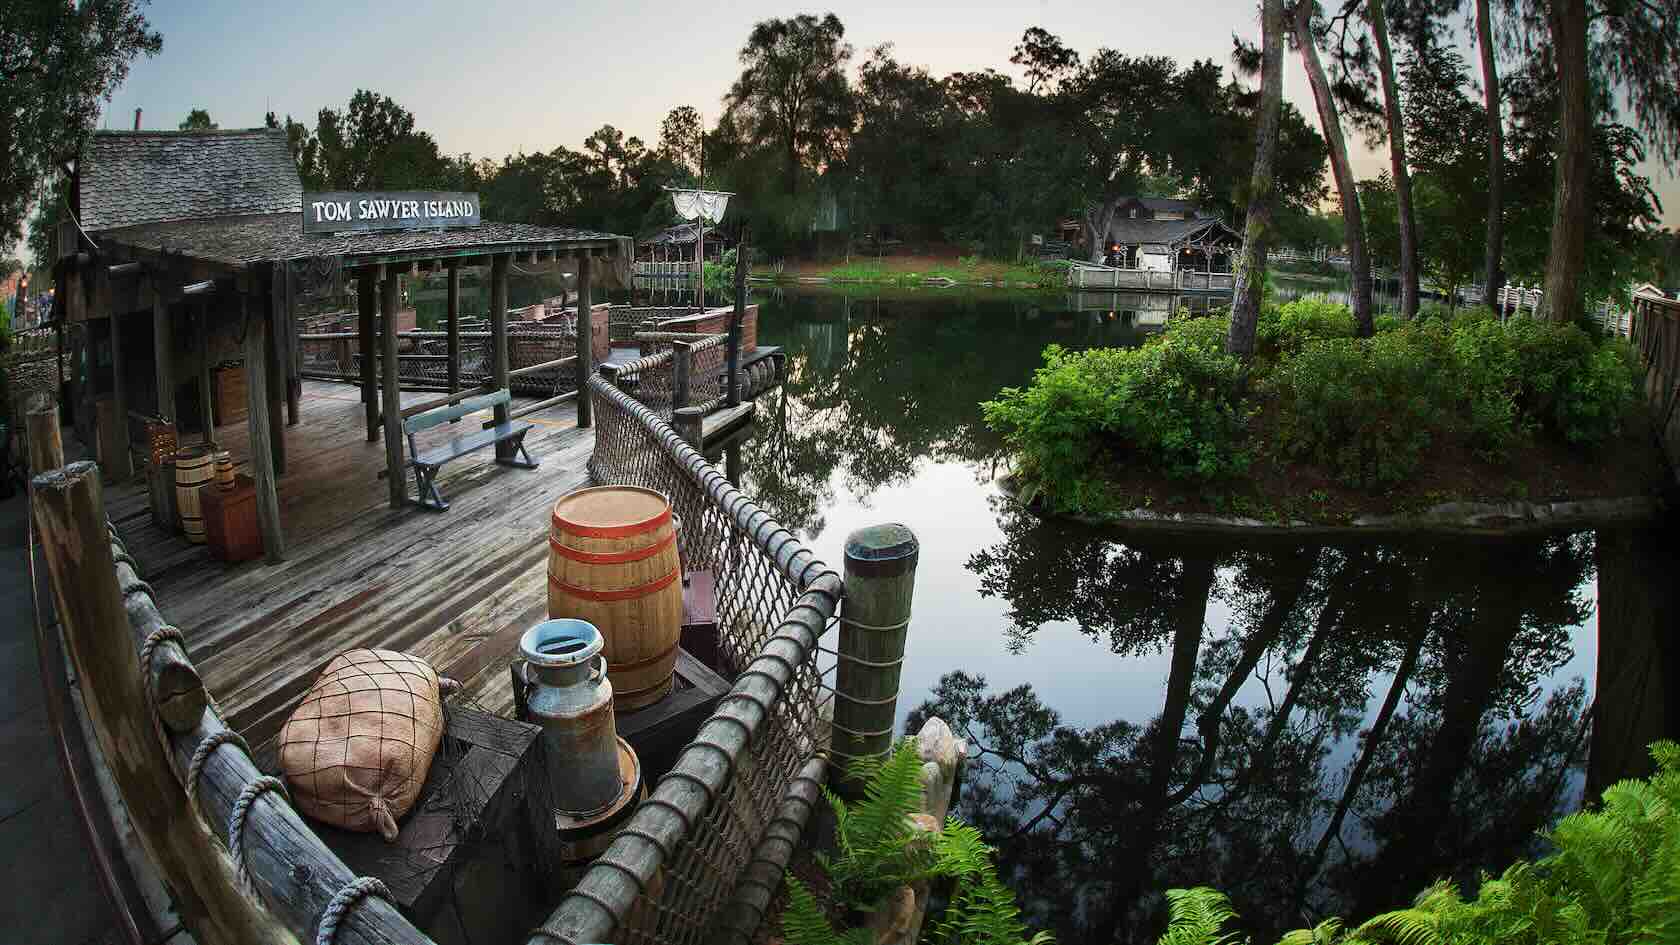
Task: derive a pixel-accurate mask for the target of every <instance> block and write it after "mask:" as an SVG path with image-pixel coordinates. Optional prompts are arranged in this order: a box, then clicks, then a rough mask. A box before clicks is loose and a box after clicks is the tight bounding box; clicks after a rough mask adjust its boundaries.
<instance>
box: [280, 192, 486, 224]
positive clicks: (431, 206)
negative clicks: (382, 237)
mask: <svg viewBox="0 0 1680 945" xmlns="http://www.w3.org/2000/svg"><path fill="white" fill-rule="evenodd" d="M478 222H479V216H478V194H461V193H434V192H430V191H395V192H363V193H347V192H336V191H335V192H328V193H317V194H311V193H306V194H304V195H303V231H304V232H305V233H337V232H339V231H342V230H424V229H435V228H438V227H445V226H477V225H478Z"/></svg>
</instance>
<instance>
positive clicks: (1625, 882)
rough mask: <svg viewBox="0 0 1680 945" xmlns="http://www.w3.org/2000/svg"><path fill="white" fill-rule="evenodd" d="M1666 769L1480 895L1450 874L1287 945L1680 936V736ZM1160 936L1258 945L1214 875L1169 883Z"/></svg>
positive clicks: (1562, 827)
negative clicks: (1190, 883)
mask: <svg viewBox="0 0 1680 945" xmlns="http://www.w3.org/2000/svg"><path fill="white" fill-rule="evenodd" d="M1651 755H1652V757H1654V758H1655V759H1656V760H1657V765H1658V771H1657V774H1656V775H1655V776H1653V777H1652V778H1651V779H1650V780H1649V781H1622V782H1619V783H1617V784H1615V785H1612V786H1611V787H1610V788H1609V789H1607V790H1606V791H1605V792H1604V796H1603V799H1602V803H1601V805H1600V807H1599V809H1597V810H1587V811H1581V812H1580V813H1576V814H1571V815H1570V816H1568V817H1565V818H1564V819H1563V820H1561V821H1559V822H1558V825H1557V826H1556V827H1554V828H1553V829H1552V830H1551V831H1549V832H1547V833H1545V834H1543V835H1542V839H1544V840H1546V841H1547V842H1549V844H1550V845H1551V846H1552V848H1553V850H1554V852H1553V853H1552V854H1551V855H1550V856H1547V857H1545V858H1544V859H1542V860H1540V861H1539V862H1537V863H1528V862H1526V861H1518V862H1517V863H1515V864H1513V865H1512V866H1511V867H1510V868H1509V869H1507V870H1505V872H1504V873H1502V874H1500V875H1499V876H1498V877H1494V876H1489V875H1486V874H1484V875H1483V876H1482V881H1481V884H1480V885H1481V888H1480V889H1479V890H1478V891H1477V894H1476V898H1475V899H1472V900H1465V899H1464V898H1463V896H1462V895H1461V894H1460V892H1459V890H1458V889H1457V887H1455V886H1454V885H1453V884H1451V883H1449V882H1446V881H1444V880H1443V881H1440V882H1437V883H1435V884H1434V885H1432V886H1430V887H1429V888H1428V889H1425V890H1424V891H1423V892H1422V893H1420V894H1419V895H1418V897H1417V899H1416V901H1414V902H1413V903H1412V905H1411V907H1410V908H1406V909H1399V910H1396V911H1394V912H1385V913H1383V914H1382V915H1379V916H1376V917H1375V918H1372V919H1370V920H1368V921H1366V922H1364V923H1363V924H1361V925H1359V926H1357V927H1354V928H1351V929H1349V928H1346V927H1345V925H1344V923H1343V922H1342V921H1341V920H1339V919H1334V918H1332V919H1328V920H1326V921H1324V922H1321V923H1319V924H1318V925H1317V926H1315V927H1314V928H1311V929H1299V930H1297V931H1294V932H1290V933H1289V934H1287V935H1285V936H1284V937H1283V940H1282V942H1281V943H1280V945H1355V943H1369V945H1390V943H1393V945H1460V943H1462V945H1483V943H1486V945H1550V943H1565V942H1569V943H1574V942H1580V943H1601V945H1608V943H1624V942H1627V943H1634V942H1638V943H1646V942H1648V943H1653V945H1654V943H1661V942H1669V943H1672V942H1680V746H1677V745H1675V744H1674V743H1673V742H1658V743H1656V744H1655V745H1652V746H1651ZM1167 901H1168V903H1169V908H1170V911H1171V916H1172V919H1171V924H1170V925H1169V926H1168V928H1167V933H1166V934H1165V935H1163V936H1161V939H1160V943H1161V945H1247V942H1248V938H1247V937H1246V936H1243V935H1241V934H1240V933H1235V932H1225V931H1223V930H1224V928H1225V927H1226V926H1227V925H1228V924H1230V923H1231V922H1232V920H1234V919H1235V918H1236V915H1235V913H1234V911H1233V910H1232V909H1231V904H1230V902H1229V900H1227V899H1226V898H1225V896H1224V895H1222V894H1221V893H1219V892H1218V891H1217V890H1213V889H1209V888H1207V887H1205V886H1203V887H1197V888H1195V889H1173V890H1169V891H1168V892H1167Z"/></svg>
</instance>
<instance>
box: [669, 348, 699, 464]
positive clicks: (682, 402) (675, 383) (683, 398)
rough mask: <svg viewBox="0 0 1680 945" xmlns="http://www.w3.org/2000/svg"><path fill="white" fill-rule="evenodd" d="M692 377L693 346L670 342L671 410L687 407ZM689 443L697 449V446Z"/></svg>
mask: <svg viewBox="0 0 1680 945" xmlns="http://www.w3.org/2000/svg"><path fill="white" fill-rule="evenodd" d="M693 375H694V345H692V344H691V343H689V342H687V341H673V342H671V383H672V390H671V409H672V410H673V411H675V410H679V409H681V408H683V407H687V406H688V395H689V387H690V385H691V384H692V381H691V378H692V377H693ZM690 443H691V444H692V445H694V446H695V448H696V449H698V448H699V444H697V443H693V441H692V440H691V441H690Z"/></svg>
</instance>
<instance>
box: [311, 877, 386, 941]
mask: <svg viewBox="0 0 1680 945" xmlns="http://www.w3.org/2000/svg"><path fill="white" fill-rule="evenodd" d="M368 896H378V897H379V898H381V899H387V900H388V899H390V898H391V891H390V890H389V889H386V888H385V884H384V883H382V882H380V881H379V879H378V877H374V876H358V877H356V878H355V879H353V880H351V881H350V882H348V883H345V884H344V886H343V887H342V888H340V889H339V891H338V892H335V893H333V897H332V900H331V901H330V902H328V903H327V908H326V911H324V912H322V913H321V927H320V929H319V930H318V931H317V932H316V933H315V945H333V938H334V937H335V936H337V935H338V923H339V922H340V921H342V920H343V918H344V916H345V915H346V914H347V913H348V912H349V911H350V910H351V909H353V908H355V906H356V903H358V902H361V901H362V900H363V899H365V898H367V897H368Z"/></svg>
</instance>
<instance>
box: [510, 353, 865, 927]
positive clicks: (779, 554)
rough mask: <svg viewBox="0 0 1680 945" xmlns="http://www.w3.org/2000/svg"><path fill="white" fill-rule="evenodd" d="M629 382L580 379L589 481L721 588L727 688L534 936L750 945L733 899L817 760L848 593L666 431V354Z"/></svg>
mask: <svg viewBox="0 0 1680 945" xmlns="http://www.w3.org/2000/svg"><path fill="white" fill-rule="evenodd" d="M708 350H710V349H708ZM718 350H720V351H721V350H722V346H718ZM630 367H631V368H632V369H631V370H630V371H628V372H624V371H621V372H620V374H619V378H618V381H619V384H622V385H623V387H622V388H621V387H620V386H619V385H618V384H615V383H614V382H613V381H612V380H609V379H608V378H607V377H605V376H603V375H596V376H594V377H592V378H591V379H590V391H591V395H592V400H593V402H594V409H595V424H596V431H595V452H594V454H593V456H592V457H591V459H590V462H589V470H590V473H591V475H592V476H593V478H594V480H595V481H596V482H598V483H623V484H630V485H637V486H642V487H645V488H650V489H655V490H658V491H659V492H662V493H664V494H665V495H667V496H669V497H670V499H671V504H672V508H673V510H674V511H675V513H676V514H677V515H678V516H679V517H680V518H681V530H680V533H679V536H678V543H679V549H680V551H681V554H682V560H683V563H684V564H683V566H684V568H685V570H690V571H693V570H699V569H706V570H710V571H711V572H712V573H713V574H714V575H715V577H716V588H717V621H718V652H719V654H720V658H721V660H722V661H723V662H724V663H725V664H726V666H725V667H724V669H726V670H727V671H728V672H729V673H730V674H731V675H733V676H734V677H735V678H736V684H735V686H734V688H733V690H732V691H731V692H730V694H729V695H727V696H725V697H724V698H723V700H722V701H721V702H720V703H719V706H718V710H717V713H716V714H714V715H713V716H712V718H711V719H710V720H708V721H707V722H706V723H705V724H704V725H703V726H701V728H700V730H699V732H698V733H697V734H696V737H695V739H694V741H693V742H691V743H690V744H689V745H688V746H687V747H686V748H685V749H684V750H683V753H682V755H681V756H680V757H679V759H678V762H677V765H676V766H675V768H673V770H672V771H671V772H670V773H669V774H667V775H666V776H665V777H664V778H663V779H661V781H660V782H659V786H658V788H657V790H655V792H654V793H653V795H652V797H651V798H650V799H649V800H648V801H647V802H645V803H643V804H642V805H641V807H640V808H639V809H638V810H637V812H636V814H635V815H634V816H633V817H632V819H631V820H630V821H629V822H628V823H627V825H626V827H625V829H624V831H623V832H622V833H621V834H620V835H619V837H618V838H617V839H616V840H615V841H614V842H613V844H612V846H611V847H609V848H608V850H607V851H606V852H605V853H604V854H602V856H601V858H600V859H599V860H598V861H597V862H596V864H595V865H594V866H592V867H591V868H590V870H589V872H588V873H587V874H586V875H585V876H584V878H583V880H582V881H581V882H580V883H579V884H578V886H577V888H576V889H575V890H574V891H573V892H572V893H571V894H569V895H568V896H567V898H566V899H565V900H563V901H562V902H561V904H560V906H559V908H558V909H557V910H556V911H555V913H554V914H553V915H552V916H551V917H550V920H549V922H548V923H547V924H546V925H545V926H544V929H543V934H544V935H545V936H546V937H547V938H549V939H552V940H555V941H569V942H574V943H583V942H597V941H615V942H621V943H661V945H681V943H690V942H702V941H711V940H713V939H714V938H715V937H716V933H717V931H718V929H719V927H720V923H722V922H725V921H727V922H728V923H730V924H731V927H732V929H733V930H734V931H735V932H737V933H738V934H742V933H744V934H745V935H748V936H750V935H751V934H752V930H753V929H752V928H750V927H749V928H743V927H742V923H748V924H750V925H751V926H753V927H756V925H757V924H758V923H759V922H760V921H762V918H763V916H762V914H760V913H759V911H758V910H757V908H756V907H752V908H748V909H746V910H743V909H742V908H741V906H740V902H739V901H737V899H738V897H737V896H736V894H737V892H738V891H739V890H737V884H738V883H739V882H740V880H741V878H742V876H743V875H744V874H746V872H747V868H748V866H749V865H751V864H752V863H753V861H754V857H755V855H757V851H758V848H759V844H760V842H761V841H763V840H764V838H765V835H766V832H767V830H768V829H769V828H770V827H771V825H772V824H773V823H774V822H775V820H776V818H777V812H778V807H779V806H780V805H781V803H782V801H783V798H784V797H785V796H786V795H787V793H788V791H789V788H790V787H791V786H793V784H794V783H795V781H796V779H798V777H799V776H800V772H801V769H803V768H804V767H805V766H806V764H807V762H809V761H810V760H811V759H812V758H813V757H815V756H817V755H818V754H819V753H826V750H827V747H828V738H829V723H828V715H829V711H830V709H829V704H830V700H831V699H832V693H831V690H829V689H828V688H827V686H826V685H825V682H824V675H825V673H824V670H823V669H822V668H821V667H819V664H818V653H819V640H820V639H821V637H822V636H823V635H824V634H825V633H826V632H827V631H828V630H829V629H830V628H831V627H832V626H833V624H834V623H835V620H836V613H837V610H838V606H839V602H840V597H841V594H842V591H843V589H842V586H841V582H840V578H839V575H837V574H836V573H835V572H834V571H832V570H830V569H829V568H828V567H827V566H826V565H824V564H823V563H822V562H820V561H818V560H817V559H816V558H815V557H814V556H813V555H812V553H811V551H810V550H809V549H807V548H806V547H805V546H804V545H803V544H802V543H801V542H800V541H799V539H798V538H797V537H795V536H794V535H793V533H792V532H790V531H789V530H788V529H786V528H784V527H783V526H781V525H779V524H777V523H776V522H775V520H774V519H772V518H771V517H770V515H769V514H768V513H767V512H765V511H764V510H763V509H761V508H759V507H758V505H757V504H756V503H754V502H753V501H752V500H751V499H749V498H748V497H746V496H745V495H743V494H742V493H740V492H739V491H738V490H736V489H735V487H734V486H732V485H731V484H730V483H729V482H728V481H727V480H726V479H725V477H724V475H723V473H722V472H721V471H719V470H718V469H717V468H716V467H714V466H712V465H711V464H710V463H708V462H707V461H706V460H705V459H704V458H703V457H702V456H701V455H700V454H698V453H696V452H695V451H694V450H693V449H691V448H690V447H689V446H688V445H687V444H686V443H684V442H683V441H682V439H681V438H680V437H679V436H678V435H677V434H676V432H675V431H674V430H672V428H671V427H670V426H669V425H668V424H667V423H666V422H665V421H664V420H663V419H662V414H663V415H668V414H669V409H670V407H669V403H670V401H669V394H668V391H669V390H670V389H671V384H672V382H671V376H670V375H671V367H672V365H671V359H670V355H669V349H668V347H667V349H666V350H663V351H660V352H657V353H656V354H654V355H651V356H649V357H647V358H643V359H641V360H640V361H637V362H633V363H632V365H631V366H630ZM661 391H664V392H667V393H666V394H665V395H664V399H663V400H662V399H661V397H660V396H659V395H658V393H657V392H661ZM648 401H652V404H650V403H649V402H648ZM655 405H657V406H655ZM732 904H733V906H734V908H730V906H731V905H732ZM743 916H745V918H743Z"/></svg>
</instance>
